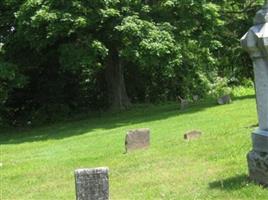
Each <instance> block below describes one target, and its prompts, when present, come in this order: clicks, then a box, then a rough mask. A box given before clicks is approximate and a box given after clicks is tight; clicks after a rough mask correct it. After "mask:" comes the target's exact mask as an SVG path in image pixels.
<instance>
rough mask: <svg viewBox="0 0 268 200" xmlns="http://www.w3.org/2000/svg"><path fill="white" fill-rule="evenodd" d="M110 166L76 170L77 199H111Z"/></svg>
mask: <svg viewBox="0 0 268 200" xmlns="http://www.w3.org/2000/svg"><path fill="white" fill-rule="evenodd" d="M108 172H109V169H108V168H95V169H78V170H75V188H76V200H109V177H108Z"/></svg>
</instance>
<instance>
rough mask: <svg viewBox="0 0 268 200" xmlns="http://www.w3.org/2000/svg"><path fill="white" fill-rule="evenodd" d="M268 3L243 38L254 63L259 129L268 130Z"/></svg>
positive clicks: (244, 45) (242, 41)
mask: <svg viewBox="0 0 268 200" xmlns="http://www.w3.org/2000/svg"><path fill="white" fill-rule="evenodd" d="M267 16H268V2H266V3H265V5H264V7H263V8H262V9H261V10H260V11H258V12H257V14H256V16H255V19H254V26H253V27H251V28H250V29H249V31H248V32H247V33H246V34H245V35H244V36H243V37H242V39H241V44H242V47H243V48H244V49H245V50H246V51H247V52H248V53H249V54H250V57H251V59H252V61H253V67H254V76H255V87H256V98H257V109H258V119H259V127H260V129H262V130H268V103H267V100H268V23H267V22H268V17H267Z"/></svg>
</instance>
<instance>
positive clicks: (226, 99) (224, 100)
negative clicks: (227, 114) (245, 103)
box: [217, 95, 232, 105]
mask: <svg viewBox="0 0 268 200" xmlns="http://www.w3.org/2000/svg"><path fill="white" fill-rule="evenodd" d="M217 102H218V104H219V105H224V104H229V103H232V99H231V97H230V95H224V96H222V97H220V98H218V99H217Z"/></svg>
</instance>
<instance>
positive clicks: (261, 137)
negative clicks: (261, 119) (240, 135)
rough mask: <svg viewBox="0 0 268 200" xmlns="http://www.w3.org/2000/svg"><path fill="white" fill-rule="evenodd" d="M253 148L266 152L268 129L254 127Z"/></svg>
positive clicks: (267, 150)
mask: <svg viewBox="0 0 268 200" xmlns="http://www.w3.org/2000/svg"><path fill="white" fill-rule="evenodd" d="M252 144H253V150H254V151H257V152H266V153H268V131H264V130H261V129H259V128H258V129H256V130H255V131H254V132H253V133H252Z"/></svg>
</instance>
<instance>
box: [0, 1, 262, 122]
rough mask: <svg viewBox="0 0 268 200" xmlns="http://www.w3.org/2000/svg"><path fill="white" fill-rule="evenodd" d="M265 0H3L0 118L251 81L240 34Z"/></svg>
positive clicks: (121, 105) (41, 115)
mask: <svg viewBox="0 0 268 200" xmlns="http://www.w3.org/2000/svg"><path fill="white" fill-rule="evenodd" d="M262 4H263V0H261V1H258V0H215V1H212V0H207V1H206V0H1V1H0V121H1V123H10V124H14V125H16V124H18V123H24V122H25V123H26V122H29V121H36V120H37V121H38V120H53V119H55V118H57V117H59V116H69V115H71V114H72V113H79V112H87V111H93V110H106V109H108V108H114V109H125V108H128V107H129V106H130V105H131V103H143V102H151V103H155V102H162V101H167V100H175V99H176V97H177V96H181V97H183V98H189V97H191V96H193V95H199V96H200V97H202V96H203V97H204V96H206V95H207V94H208V93H209V91H210V90H211V85H213V84H215V82H216V81H217V80H219V78H218V77H226V78H227V81H228V83H229V84H243V82H244V80H245V79H249V78H252V69H251V62H250V59H249V58H248V56H247V54H246V53H244V52H243V51H242V49H241V48H240V43H239V39H240V38H241V36H242V35H243V34H244V33H245V32H246V31H247V30H248V28H249V27H250V26H251V25H252V19H253V16H254V15H255V12H256V11H257V10H258V9H259V8H260V5H262Z"/></svg>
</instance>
